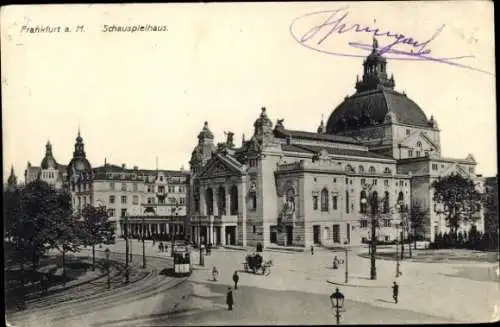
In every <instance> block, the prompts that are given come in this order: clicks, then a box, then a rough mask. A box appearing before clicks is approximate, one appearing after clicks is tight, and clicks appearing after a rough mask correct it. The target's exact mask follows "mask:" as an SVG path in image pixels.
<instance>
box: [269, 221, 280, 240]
mask: <svg viewBox="0 0 500 327" xmlns="http://www.w3.org/2000/svg"><path fill="white" fill-rule="evenodd" d="M269 234H270V235H269V238H270V239H269V241H270V242H271V243H274V244H276V243H278V237H277V231H276V226H275V225H274V226H271V232H270V233H269Z"/></svg>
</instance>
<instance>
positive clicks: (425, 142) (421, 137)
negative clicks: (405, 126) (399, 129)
mask: <svg viewBox="0 0 500 327" xmlns="http://www.w3.org/2000/svg"><path fill="white" fill-rule="evenodd" d="M418 142H420V143H422V147H421V148H422V151H425V150H430V149H434V150H439V149H438V147H437V145H436V144H434V142H432V140H431V139H429V137H427V135H425V134H424V133H423V132H415V133H412V134H410V135H409V136H408V137H406V138H405V139H403V140H402V141H401V145H402V147H403V148H410V149H416V148H417V143H418Z"/></svg>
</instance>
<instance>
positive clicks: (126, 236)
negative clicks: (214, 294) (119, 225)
mask: <svg viewBox="0 0 500 327" xmlns="http://www.w3.org/2000/svg"><path fill="white" fill-rule="evenodd" d="M123 229H124V234H123V235H124V238H125V269H127V268H128V252H129V248H128V235H127V234H128V233H127V231H128V214H127V213H125V216H124V217H123Z"/></svg>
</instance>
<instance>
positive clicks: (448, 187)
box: [432, 174, 481, 235]
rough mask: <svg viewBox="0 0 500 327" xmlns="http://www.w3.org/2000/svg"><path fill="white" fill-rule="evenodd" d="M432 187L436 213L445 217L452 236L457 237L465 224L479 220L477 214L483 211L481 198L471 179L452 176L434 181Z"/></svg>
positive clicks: (457, 175) (456, 175)
mask: <svg viewBox="0 0 500 327" xmlns="http://www.w3.org/2000/svg"><path fill="white" fill-rule="evenodd" d="M432 187H433V188H434V196H433V200H434V202H435V203H436V204H437V206H436V212H437V213H438V214H442V215H444V217H445V220H446V223H447V226H448V227H449V228H450V235H456V232H457V230H458V228H459V226H461V225H462V224H463V223H467V222H474V221H476V220H477V219H478V218H479V217H477V216H476V214H477V213H478V212H479V210H480V209H481V202H480V201H481V197H480V194H479V193H478V192H477V191H476V189H475V185H474V182H473V181H472V180H471V179H468V178H464V177H462V176H461V175H459V174H452V175H448V176H445V177H442V178H440V179H438V180H436V181H434V182H433V183H432Z"/></svg>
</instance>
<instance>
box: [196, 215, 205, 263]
mask: <svg viewBox="0 0 500 327" xmlns="http://www.w3.org/2000/svg"><path fill="white" fill-rule="evenodd" d="M198 233H199V247H200V266H202V267H203V266H205V259H204V258H203V247H202V246H201V243H202V242H201V216H198Z"/></svg>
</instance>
